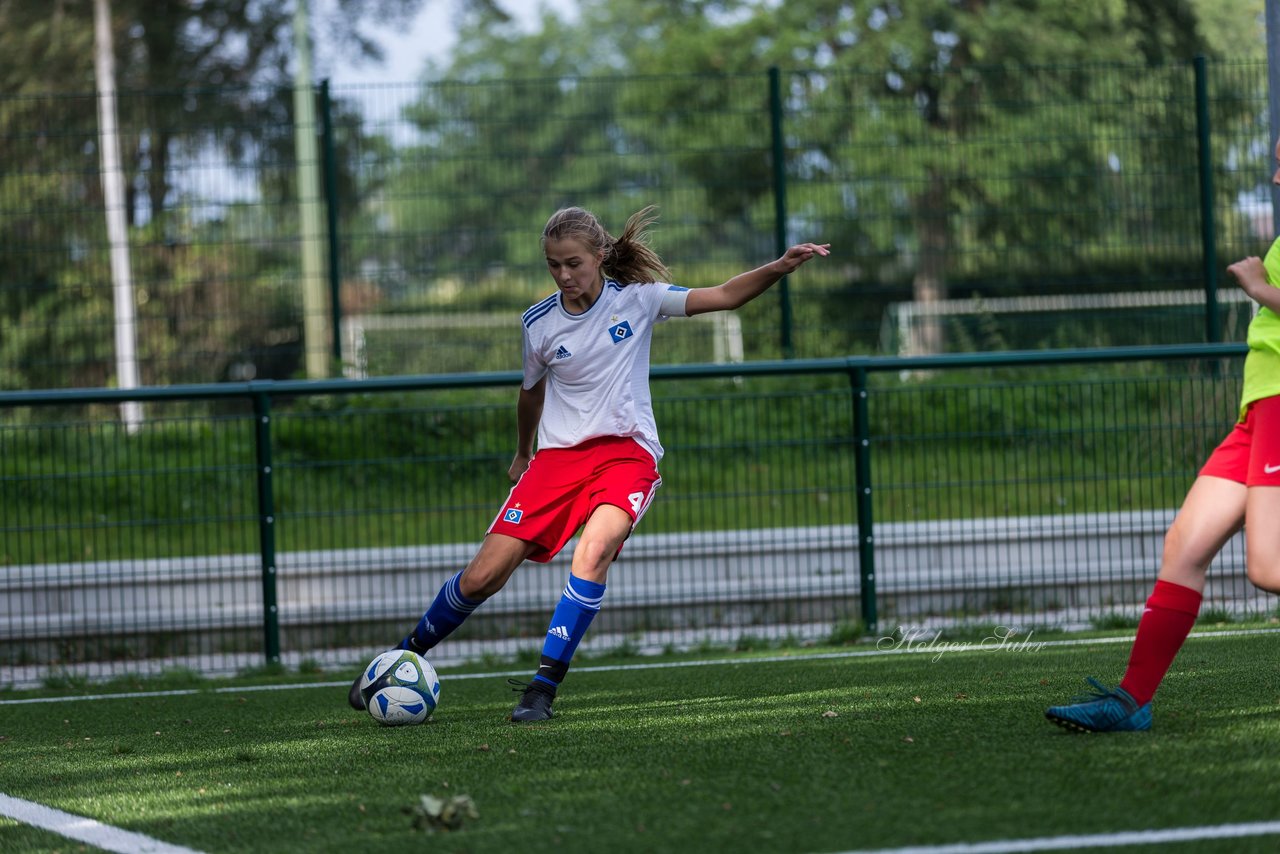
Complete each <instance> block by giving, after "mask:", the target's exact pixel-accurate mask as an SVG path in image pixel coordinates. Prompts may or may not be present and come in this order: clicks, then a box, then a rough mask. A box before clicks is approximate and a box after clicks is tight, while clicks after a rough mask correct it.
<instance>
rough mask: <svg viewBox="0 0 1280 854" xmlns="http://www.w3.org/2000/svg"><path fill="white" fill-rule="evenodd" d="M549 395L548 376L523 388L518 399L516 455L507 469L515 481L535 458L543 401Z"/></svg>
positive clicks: (508, 474)
mask: <svg viewBox="0 0 1280 854" xmlns="http://www.w3.org/2000/svg"><path fill="white" fill-rule="evenodd" d="M546 396H547V378H546V377H543V378H542V379H540V380H538V384H537V385H535V386H534V387H533V388H521V389H520V398H519V399H518V400H517V401H516V455H515V458H514V459H513V460H512V461H511V468H509V469H507V477H509V478H511V482H512V483H515V482H516V481H517V480H519V479H520V475H522V474H524V470H525V469H527V468H528V467H529V461H530V460H532V459H533V443H534V440H535V439H537V437H538V421H539V420H540V419H541V418H542V403H543V401H544V400H546Z"/></svg>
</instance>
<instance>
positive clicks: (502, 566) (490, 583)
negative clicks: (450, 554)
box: [459, 534, 535, 601]
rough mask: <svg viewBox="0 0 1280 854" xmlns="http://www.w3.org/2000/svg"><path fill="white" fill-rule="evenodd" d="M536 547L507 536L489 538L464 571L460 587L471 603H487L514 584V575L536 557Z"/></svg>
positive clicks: (498, 535) (484, 541)
mask: <svg viewBox="0 0 1280 854" xmlns="http://www.w3.org/2000/svg"><path fill="white" fill-rule="evenodd" d="M534 548H535V546H534V544H533V543H527V542H525V541H524V540H517V539H516V538H515V537H508V536H507V535H506V534H488V535H486V536H485V538H484V540H483V541H482V542H481V543H480V549H479V551H477V552H476V555H475V557H473V558H472V559H471V562H470V563H468V564H467V568H466V569H464V570H463V571H462V578H461V579H459V586H460V587H461V589H462V595H464V596H466V597H467V598H468V599H477V600H480V601H484V600H485V599H488V598H489V597H490V596H492V595H493V594H495V593H497V592H498V591H499V590H501V589H502V588H503V587H505V586H506V583H507V582H508V581H510V580H511V576H512V574H513V573H514V572H515V571H516V569H517V568H518V567H519V566H520V564H522V563H524V561H525V558H527V557H529V555H530V554H532V553H533V550H534Z"/></svg>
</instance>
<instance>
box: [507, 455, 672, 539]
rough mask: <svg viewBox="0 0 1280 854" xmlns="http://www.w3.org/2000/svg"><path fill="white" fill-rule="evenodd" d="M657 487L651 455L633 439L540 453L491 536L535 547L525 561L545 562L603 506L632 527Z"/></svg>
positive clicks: (515, 489)
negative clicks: (622, 515) (613, 509)
mask: <svg viewBox="0 0 1280 854" xmlns="http://www.w3.org/2000/svg"><path fill="white" fill-rule="evenodd" d="M661 484H662V478H661V477H659V476H658V466H657V464H656V463H655V462H654V461H653V456H652V455H651V454H650V453H649V452H648V451H646V450H645V449H644V448H642V447H641V446H640V445H639V444H638V443H637V442H636V441H635V440H634V439H631V438H626V437H620V436H602V437H600V438H597V439H588V440H587V441H586V442H583V443H582V444H581V445H575V446H574V447H572V448H547V449H545V450H539V451H538V452H537V453H536V454H534V455H533V460H532V461H531V462H530V463H529V468H528V469H526V470H525V473H524V475H523V476H521V478H520V480H519V482H517V483H516V485H515V486H514V487H512V488H511V494H510V495H508V496H507V503H506V504H504V505H503V506H502V511H501V512H500V513H498V518H496V519H494V520H493V524H492V525H490V526H489V533H491V534H506V535H507V536H509V537H515V538H516V539H518V540H524V541H525V542H528V543H533V544H534V545H535V546H537V548H536V549H534V551H533V553H532V554H531V555H529V559H530V560H533V561H537V562H538V563H546V562H547V561H549V560H551V559H552V558H554V557H555V556H556V555H557V554H558V553H559V551H560V550H561V549H562V548H564V544H565V543H567V542H569V540H570V539H572V538H573V535H574V534H576V533H578V530H579V529H580V528H581V527H582V526H583V525H584V524H586V521H587V519H588V518H590V516H591V514H592V513H594V512H595V510H596V508H597V507H599V506H600V505H602V504H612V505H614V506H616V507H621V508H622V509H623V510H625V511H626V512H627V513H628V514H629V515H630V516H631V527H632V528H634V527H635V526H636V523H637V522H639V521H640V517H641V516H643V515H644V511H645V510H647V509H648V508H649V502H650V501H652V500H653V494H654V492H655V491H657V489H658V487H659V486H660V485H661Z"/></svg>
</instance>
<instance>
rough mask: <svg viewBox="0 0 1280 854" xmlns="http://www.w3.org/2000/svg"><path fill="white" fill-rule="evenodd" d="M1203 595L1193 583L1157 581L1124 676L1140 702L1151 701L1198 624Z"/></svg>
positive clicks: (1126, 687)
mask: <svg viewBox="0 0 1280 854" xmlns="http://www.w3.org/2000/svg"><path fill="white" fill-rule="evenodd" d="M1200 599H1201V596H1200V594H1199V593H1197V592H1196V591H1194V590H1192V589H1191V588H1190V587H1183V586H1182V585H1181V584H1174V583H1172V582H1169V581H1157V582H1156V587H1155V590H1152V591H1151V598H1150V599H1148V600H1147V607H1146V610H1144V611H1143V612H1142V619H1141V620H1139V621H1138V636H1137V637H1136V638H1134V641H1133V651H1132V652H1130V653H1129V667H1128V668H1127V669H1126V670H1125V672H1124V679H1121V680H1120V687H1121V688H1123V689H1124V690H1126V691H1128V692H1129V694H1130V695H1132V696H1133V698H1134V699H1135V700H1137V701H1138V705H1140V706H1141V705H1145V704H1147V703H1149V702H1151V698H1152V697H1154V696H1155V694H1156V688H1159V687H1160V681H1161V680H1162V679H1164V675H1165V674H1166V673H1168V672H1169V665H1171V664H1173V659H1174V657H1175V656H1176V655H1177V654H1178V650H1180V649H1182V644H1183V642H1184V641H1186V639H1187V635H1188V634H1189V633H1190V632H1191V627H1192V626H1193V625H1195V622H1196V615H1197V614H1199V613H1200Z"/></svg>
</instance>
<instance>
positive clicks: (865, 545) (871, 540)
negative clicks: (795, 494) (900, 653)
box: [849, 367, 878, 634]
mask: <svg viewBox="0 0 1280 854" xmlns="http://www.w3.org/2000/svg"><path fill="white" fill-rule="evenodd" d="M849 381H850V383H851V384H852V385H853V441H854V484H855V489H856V490H857V496H856V499H855V506H856V508H857V514H858V575H859V578H860V581H861V590H862V623H863V625H864V627H865V630H866V632H867V633H868V634H872V633H874V632H875V630H876V622H877V620H878V617H877V614H876V551H875V537H874V536H873V531H872V513H871V507H872V505H871V417H870V413H869V407H868V405H867V369H866V368H865V367H855V368H853V369H852V370H851V371H850V372H849Z"/></svg>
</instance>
